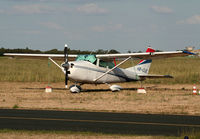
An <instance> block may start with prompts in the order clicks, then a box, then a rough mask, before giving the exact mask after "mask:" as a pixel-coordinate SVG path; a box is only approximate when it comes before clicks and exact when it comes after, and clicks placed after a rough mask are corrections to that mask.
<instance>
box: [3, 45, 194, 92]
mask: <svg viewBox="0 0 200 139" xmlns="http://www.w3.org/2000/svg"><path fill="white" fill-rule="evenodd" d="M4 55H5V56H12V57H13V56H23V57H24V56H25V57H26V56H29V57H48V58H49V59H50V60H51V61H52V62H53V63H54V64H55V65H56V66H58V67H59V68H60V69H61V70H62V71H63V73H64V74H65V87H66V88H67V87H68V80H69V79H70V80H72V81H73V82H75V85H71V86H70V87H69V89H70V91H71V92H72V93H78V92H80V91H81V87H80V86H81V85H82V84H108V85H109V86H110V89H111V90H112V91H119V90H120V89H122V88H121V87H120V86H118V85H112V86H111V85H110V83H119V82H131V81H143V80H145V79H146V78H173V77H172V76H170V75H152V74H148V73H149V69H150V66H151V62H152V59H156V58H168V57H177V56H187V55H194V54H193V53H191V52H188V51H168V52H155V50H154V49H152V48H150V47H149V48H148V49H147V50H146V52H145V53H124V54H97V55H69V54H68V47H67V44H65V48H64V55H62V54H22V53H4ZM59 57H61V58H62V57H64V63H62V64H61V65H59V64H58V63H56V62H55V60H53V58H59ZM69 58H76V60H75V61H70V62H69V61H68V59H69ZM131 58H134V59H141V61H140V62H139V64H137V65H135V66H132V67H129V68H126V69H122V68H119V66H120V65H122V64H123V63H125V62H127V61H128V60H130V59H131ZM115 59H121V62H120V63H119V64H116V62H115ZM113 61H114V62H113Z"/></svg>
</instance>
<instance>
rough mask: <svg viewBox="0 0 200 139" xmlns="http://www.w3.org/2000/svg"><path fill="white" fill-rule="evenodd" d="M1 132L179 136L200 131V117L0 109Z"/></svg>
mask: <svg viewBox="0 0 200 139" xmlns="http://www.w3.org/2000/svg"><path fill="white" fill-rule="evenodd" d="M0 129H16V130H21V129H24V130H61V131H62V130H67V131H89V132H100V133H109V134H112V133H114V134H140V135H178V134H179V133H182V132H183V131H188V130H200V116H183V115H158V114H131V113H110V112H83V111H50V110H16V109H0Z"/></svg>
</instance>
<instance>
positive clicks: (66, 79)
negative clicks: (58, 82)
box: [65, 72, 68, 88]
mask: <svg viewBox="0 0 200 139" xmlns="http://www.w3.org/2000/svg"><path fill="white" fill-rule="evenodd" d="M67 85H68V73H67V72H66V74H65V88H67Z"/></svg>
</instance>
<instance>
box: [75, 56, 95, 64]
mask: <svg viewBox="0 0 200 139" xmlns="http://www.w3.org/2000/svg"><path fill="white" fill-rule="evenodd" d="M96 60H97V58H96V56H95V55H78V57H77V58H76V61H89V62H90V63H92V64H95V63H96Z"/></svg>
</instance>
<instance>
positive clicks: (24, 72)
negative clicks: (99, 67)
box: [0, 57, 200, 84]
mask: <svg viewBox="0 0 200 139" xmlns="http://www.w3.org/2000/svg"><path fill="white" fill-rule="evenodd" d="M136 62H137V61H135V62H134V63H133V62H132V61H129V62H127V63H125V64H124V65H122V67H123V68H125V67H129V66H132V65H133V64H135V63H136ZM58 63H62V62H61V61H59V62H58ZM199 69H200V58H189V57H179V58H168V59H159V60H153V63H152V66H151V68H150V74H164V75H172V76H174V79H151V80H146V81H145V82H146V83H164V84H186V83H190V84H192V83H197V82H199V81H200V71H199ZM0 77H1V78H0V81H9V82H48V81H49V82H62V81H64V75H63V73H62V72H61V70H60V69H58V67H56V66H55V65H54V64H53V63H51V64H50V65H49V64H48V60H44V59H43V60H40V59H34V60H33V59H24V58H17V59H15V58H14V59H11V58H8V57H0Z"/></svg>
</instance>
